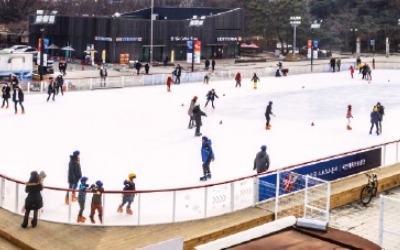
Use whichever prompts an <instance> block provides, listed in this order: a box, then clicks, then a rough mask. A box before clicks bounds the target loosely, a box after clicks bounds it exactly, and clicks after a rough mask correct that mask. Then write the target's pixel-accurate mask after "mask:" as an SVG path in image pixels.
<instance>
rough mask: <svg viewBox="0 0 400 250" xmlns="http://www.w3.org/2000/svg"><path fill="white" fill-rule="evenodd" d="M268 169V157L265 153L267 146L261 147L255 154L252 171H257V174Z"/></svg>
mask: <svg viewBox="0 0 400 250" xmlns="http://www.w3.org/2000/svg"><path fill="white" fill-rule="evenodd" d="M268 169H269V155H268V153H267V146H265V145H262V146H261V151H259V152H258V153H257V154H256V158H255V159H254V167H253V170H257V174H260V173H263V172H266V171H268Z"/></svg>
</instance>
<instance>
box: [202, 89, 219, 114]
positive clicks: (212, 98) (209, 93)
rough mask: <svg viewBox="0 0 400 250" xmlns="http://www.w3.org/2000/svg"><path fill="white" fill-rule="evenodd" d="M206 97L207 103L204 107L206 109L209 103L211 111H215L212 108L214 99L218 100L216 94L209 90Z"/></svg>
mask: <svg viewBox="0 0 400 250" xmlns="http://www.w3.org/2000/svg"><path fill="white" fill-rule="evenodd" d="M206 97H207V102H206V104H205V105H204V107H207V105H208V102H209V101H211V106H212V108H213V109H215V107H214V99H215V97H217V98H219V97H218V95H217V93H215V90H214V89H211V90H210V91H208V93H207V95H206Z"/></svg>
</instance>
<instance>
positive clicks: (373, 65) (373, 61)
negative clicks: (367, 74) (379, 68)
mask: <svg viewBox="0 0 400 250" xmlns="http://www.w3.org/2000/svg"><path fill="white" fill-rule="evenodd" d="M372 69H375V58H372Z"/></svg>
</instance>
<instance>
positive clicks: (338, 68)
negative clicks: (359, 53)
mask: <svg viewBox="0 0 400 250" xmlns="http://www.w3.org/2000/svg"><path fill="white" fill-rule="evenodd" d="M340 65H342V60H341V59H340V57H339V58H338V59H336V67H337V72H340Z"/></svg>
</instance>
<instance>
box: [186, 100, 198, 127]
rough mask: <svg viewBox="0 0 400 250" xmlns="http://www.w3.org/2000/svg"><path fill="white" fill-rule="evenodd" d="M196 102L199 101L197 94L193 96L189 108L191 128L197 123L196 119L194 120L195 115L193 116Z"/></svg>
mask: <svg viewBox="0 0 400 250" xmlns="http://www.w3.org/2000/svg"><path fill="white" fill-rule="evenodd" d="M196 102H197V96H194V97H193V98H192V100H191V101H190V105H189V109H188V115H189V125H188V128H189V129H192V128H193V127H194V126H195V125H196V124H195V121H194V117H193V108H194V105H195V104H196Z"/></svg>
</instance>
